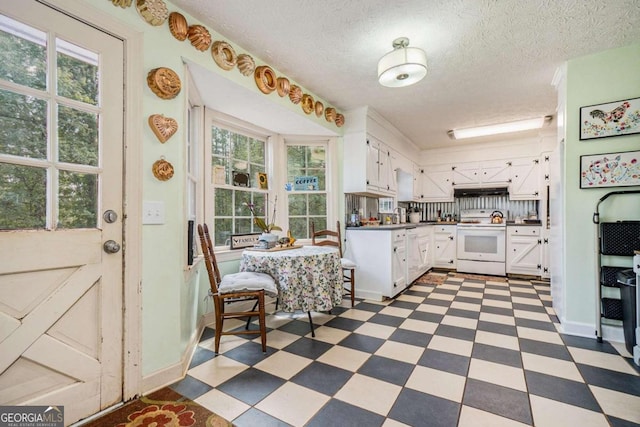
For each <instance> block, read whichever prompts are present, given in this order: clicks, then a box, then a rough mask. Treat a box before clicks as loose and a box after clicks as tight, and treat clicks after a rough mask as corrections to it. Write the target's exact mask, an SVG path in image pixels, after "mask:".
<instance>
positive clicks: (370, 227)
mask: <svg viewBox="0 0 640 427" xmlns="http://www.w3.org/2000/svg"><path fill="white" fill-rule="evenodd" d="M456 224H457V222H454V221H440V222H438V221H426V222H419V223H417V224H414V223H410V222H405V223H402V224H380V225H365V226H362V227H347V228H346V229H347V230H362V231H366V230H369V231H370V230H397V229H403V228H404V229H410V228H416V227H423V226H426V225H456Z"/></svg>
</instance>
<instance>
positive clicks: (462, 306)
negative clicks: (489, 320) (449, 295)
mask: <svg viewBox="0 0 640 427" xmlns="http://www.w3.org/2000/svg"><path fill="white" fill-rule="evenodd" d="M443 308H445V309H446V307H443ZM451 308H457V309H459V310H467V311H480V310H481V309H482V305H480V302H479V301H478V304H471V303H469V302H461V301H453V302H452V303H451ZM445 312H446V310H445Z"/></svg>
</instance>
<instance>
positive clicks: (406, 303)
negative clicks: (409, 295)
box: [389, 300, 420, 310]
mask: <svg viewBox="0 0 640 427" xmlns="http://www.w3.org/2000/svg"><path fill="white" fill-rule="evenodd" d="M419 305H420V303H417V302H410V301H399V300H393V301H391V303H390V304H389V306H390V307H396V308H406V309H408V310H415V309H416V308H417V307H418V306H419Z"/></svg>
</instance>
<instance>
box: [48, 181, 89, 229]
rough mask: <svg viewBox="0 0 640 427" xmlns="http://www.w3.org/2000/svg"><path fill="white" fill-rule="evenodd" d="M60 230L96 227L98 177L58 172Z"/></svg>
mask: <svg viewBox="0 0 640 427" xmlns="http://www.w3.org/2000/svg"><path fill="white" fill-rule="evenodd" d="M58 196H59V204H60V214H59V218H58V227H60V228H94V227H96V226H97V223H96V220H97V211H98V176H97V175H93V174H85V173H76V172H67V171H60V180H59V189H58Z"/></svg>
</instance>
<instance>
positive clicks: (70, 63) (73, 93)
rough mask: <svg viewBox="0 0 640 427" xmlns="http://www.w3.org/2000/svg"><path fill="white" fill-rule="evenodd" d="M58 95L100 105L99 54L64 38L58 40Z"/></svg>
mask: <svg viewBox="0 0 640 427" xmlns="http://www.w3.org/2000/svg"><path fill="white" fill-rule="evenodd" d="M56 50H57V63H58V95H60V96H64V97H66V98H70V99H74V100H76V101H80V102H86V103H87V104H91V105H98V55H97V54H96V53H94V52H91V51H89V50H87V49H84V48H82V47H80V46H76V45H75V44H72V43H69V42H66V41H64V40H60V39H58V40H56Z"/></svg>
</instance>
